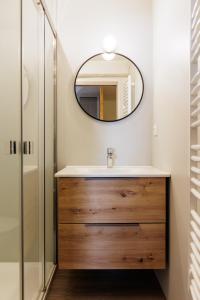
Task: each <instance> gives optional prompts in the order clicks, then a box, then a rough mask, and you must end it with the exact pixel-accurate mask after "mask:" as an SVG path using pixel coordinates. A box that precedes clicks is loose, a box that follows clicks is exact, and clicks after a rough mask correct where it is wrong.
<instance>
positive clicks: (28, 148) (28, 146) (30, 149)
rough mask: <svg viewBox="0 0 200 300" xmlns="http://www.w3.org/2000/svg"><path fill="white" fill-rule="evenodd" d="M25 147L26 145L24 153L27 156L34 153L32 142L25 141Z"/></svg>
mask: <svg viewBox="0 0 200 300" xmlns="http://www.w3.org/2000/svg"><path fill="white" fill-rule="evenodd" d="M23 145H24V147H23V153H24V154H25V155H31V154H32V153H33V147H32V142H31V141H25V142H24V144H23Z"/></svg>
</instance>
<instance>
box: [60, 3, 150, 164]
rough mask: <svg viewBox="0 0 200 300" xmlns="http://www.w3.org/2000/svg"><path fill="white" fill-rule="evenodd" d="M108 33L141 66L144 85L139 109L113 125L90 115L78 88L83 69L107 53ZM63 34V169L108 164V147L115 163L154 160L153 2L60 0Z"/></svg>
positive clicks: (61, 38) (61, 154)
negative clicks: (79, 100)
mask: <svg viewBox="0 0 200 300" xmlns="http://www.w3.org/2000/svg"><path fill="white" fill-rule="evenodd" d="M107 34H113V35H114V36H115V37H116V39H117V42H118V49H117V50H118V52H121V53H122V54H125V55H127V56H129V57H130V58H131V59H132V60H133V61H134V62H135V63H136V64H137V65H138V66H139V68H140V69H141V71H142V73H143V76H144V83H145V95H144V98H143V101H142V103H141V105H140V107H139V108H138V109H137V111H136V113H135V114H134V115H132V116H130V117H129V118H127V119H125V120H123V121H119V122H117V123H109V124H108V123H102V122H99V121H95V120H93V119H92V118H90V117H88V116H87V115H86V114H85V113H84V112H83V111H82V110H81V109H80V107H79V106H78V104H77V101H76V99H75V96H74V92H73V84H74V78H75V75H76V72H77V70H78V68H79V67H80V65H81V64H82V63H83V62H84V61H85V60H86V59H87V58H88V57H90V56H92V55H94V54H96V53H99V52H101V51H102V41H103V39H104V37H105V36H106V35H107ZM58 36H59V45H58V167H59V168H61V167H63V166H65V165H66V164H80V165H81V164H86V165H87V164H89V165H90V164H105V163H106V148H107V147H113V148H115V151H116V164H119V165H122V164H125V165H129V164H131V165H134V164H136V165H148V164H151V156H152V155H151V148H152V147H151V137H152V134H151V131H152V84H153V82H152V77H153V76H152V49H153V47H152V1H150V0H126V1H125V0H117V1H116V0H101V1H93V0H85V1H82V0H75V1H70V0H58Z"/></svg>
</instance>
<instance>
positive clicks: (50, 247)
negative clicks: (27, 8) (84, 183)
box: [44, 17, 55, 284]
mask: <svg viewBox="0 0 200 300" xmlns="http://www.w3.org/2000/svg"><path fill="white" fill-rule="evenodd" d="M54 108H55V37H54V34H53V31H52V29H51V27H50V25H49V22H48V19H47V17H45V252H44V254H45V284H47V283H48V281H49V279H50V276H51V274H52V271H53V268H54V260H55V257H54V253H55V248H54V245H55V242H54V241H55V232H54V205H55V204H54V192H55V191H54V158H55V153H54V123H55V118H54V112H55V110H54Z"/></svg>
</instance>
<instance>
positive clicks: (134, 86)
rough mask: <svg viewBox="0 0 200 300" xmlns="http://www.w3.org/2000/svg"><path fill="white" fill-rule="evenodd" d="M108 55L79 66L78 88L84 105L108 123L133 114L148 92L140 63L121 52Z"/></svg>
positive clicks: (80, 99) (78, 94)
mask: <svg viewBox="0 0 200 300" xmlns="http://www.w3.org/2000/svg"><path fill="white" fill-rule="evenodd" d="M105 58H106V56H105V55H104V54H97V55H95V56H93V57H91V58H90V59H88V60H87V61H86V62H85V63H84V64H83V65H82V66H81V68H80V69H79V71H78V73H77V76H76V79H75V84H74V89H75V95H76V98H77V101H78V103H79V105H80V107H81V108H82V109H83V110H84V111H85V112H86V113H87V114H88V115H90V116H91V117H93V118H95V119H97V120H100V121H106V122H112V121H118V120H121V119H123V118H125V117H127V116H129V115H130V114H132V113H133V112H134V111H135V110H136V108H137V107H138V106H139V104H140V102H141V100H142V97H143V94H144V81H143V77H142V74H141V72H140V70H139V68H138V67H137V66H136V64H135V63H134V62H133V61H131V60H130V59H129V58H127V57H125V56H124V55H121V54H114V55H112V60H106V59H105Z"/></svg>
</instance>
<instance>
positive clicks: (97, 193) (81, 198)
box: [58, 177, 166, 223]
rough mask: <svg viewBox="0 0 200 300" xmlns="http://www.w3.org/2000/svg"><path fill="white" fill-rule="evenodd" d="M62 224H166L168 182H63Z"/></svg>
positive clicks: (69, 180)
mask: <svg viewBox="0 0 200 300" xmlns="http://www.w3.org/2000/svg"><path fill="white" fill-rule="evenodd" d="M58 195H59V201H58V218H59V223H148V222H149V223H161V222H165V221H166V178H155V177H154V178H116V179H114V178H103V179H102V178H98V179H97V178H59V181H58Z"/></svg>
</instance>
